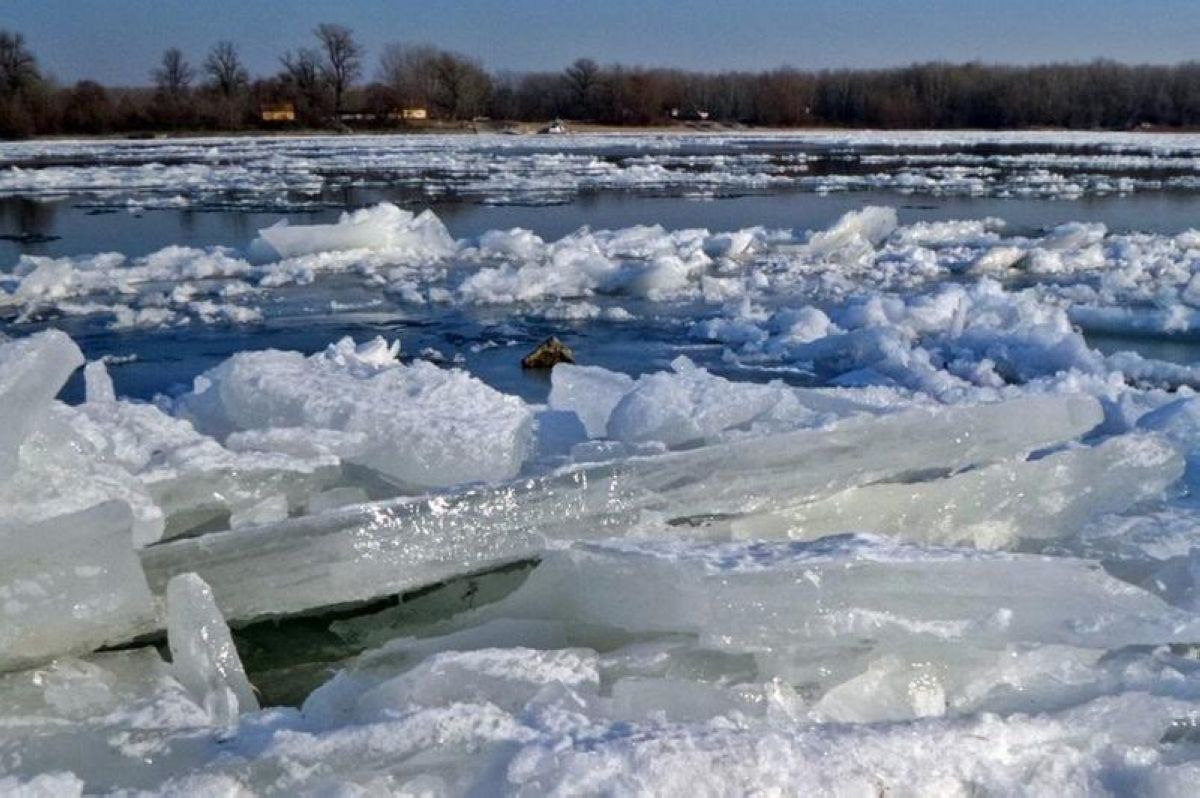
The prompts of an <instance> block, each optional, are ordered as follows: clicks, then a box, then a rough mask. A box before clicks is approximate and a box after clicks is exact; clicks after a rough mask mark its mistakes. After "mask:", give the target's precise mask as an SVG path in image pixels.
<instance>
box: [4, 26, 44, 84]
mask: <svg viewBox="0 0 1200 798" xmlns="http://www.w3.org/2000/svg"><path fill="white" fill-rule="evenodd" d="M39 80H41V75H40V74H39V72H38V66H37V59H36V58H34V56H33V53H31V52H30V51H29V49H28V48H27V47H26V46H25V37H24V36H22V35H21V34H19V33H9V32H8V31H6V30H0V96H12V95H15V94H19V93H20V92H22V91H25V90H27V89H29V88H30V87H31V86H33V85H34V84H35V83H37V82H38V81H39Z"/></svg>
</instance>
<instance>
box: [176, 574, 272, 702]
mask: <svg viewBox="0 0 1200 798" xmlns="http://www.w3.org/2000/svg"><path fill="white" fill-rule="evenodd" d="M167 642H168V644H169V645H170V648H171V662H172V670H173V671H174V674H175V678H176V679H178V680H179V683H180V684H182V685H183V686H184V687H185V688H187V691H188V692H189V693H191V695H192V697H193V698H194V699H195V701H196V703H198V704H200V705H201V706H202V707H204V709H205V710H206V711H207V712H208V714H209V717H210V718H212V722H213V723H215V724H219V725H226V726H227V725H232V724H234V723H236V722H237V717H238V715H239V714H240V713H242V712H254V711H256V710H257V709H258V699H256V698H255V697H254V688H253V687H251V686H250V681H249V680H248V679H247V678H246V671H245V669H244V668H243V667H242V660H241V658H240V657H239V656H238V652H237V649H236V648H235V647H234V645H233V638H232V637H231V636H230V634H229V627H228V626H226V625H225V618H224V617H222V615H221V611H220V610H218V609H217V603H216V601H215V600H214V599H213V594H212V589H211V588H210V587H209V586H208V584H207V583H206V582H205V581H204V580H203V579H201V578H200V577H198V576H196V574H194V573H187V574H180V575H179V576H176V577H174V578H173V579H171V582H170V584H168V585H167Z"/></svg>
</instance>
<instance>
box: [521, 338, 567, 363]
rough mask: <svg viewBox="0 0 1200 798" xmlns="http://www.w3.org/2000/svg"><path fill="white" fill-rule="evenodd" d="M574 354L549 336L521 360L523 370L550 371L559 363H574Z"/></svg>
mask: <svg viewBox="0 0 1200 798" xmlns="http://www.w3.org/2000/svg"><path fill="white" fill-rule="evenodd" d="M574 362H575V353H574V352H572V351H571V347H569V346H567V345H566V344H564V343H563V342H562V341H560V340H558V338H556V337H555V336H553V335H552V336H550V337H549V338H547V339H546V340H545V341H542V343H541V344H540V345H539V346H538V348H537V349H535V350H533V351H532V352H530V353H529V354H528V355H526V356H525V357H524V359H523V360H521V368H523V369H552V368H554V367H555V366H557V365H558V364H559V363H574Z"/></svg>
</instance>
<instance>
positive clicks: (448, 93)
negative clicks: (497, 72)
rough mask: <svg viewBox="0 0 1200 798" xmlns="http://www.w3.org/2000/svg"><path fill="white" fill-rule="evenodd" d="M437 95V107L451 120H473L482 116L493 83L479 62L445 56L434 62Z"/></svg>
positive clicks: (443, 54) (446, 54)
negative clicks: (474, 117) (472, 118)
mask: <svg viewBox="0 0 1200 798" xmlns="http://www.w3.org/2000/svg"><path fill="white" fill-rule="evenodd" d="M434 75H435V77H436V79H437V93H436V94H435V95H434V103H435V104H436V105H437V106H438V107H439V108H440V109H441V111H442V113H443V114H444V115H445V116H447V117H449V118H450V119H470V118H471V117H473V116H478V115H479V114H481V113H483V111H484V110H485V109H486V106H487V100H488V96H489V95H490V94H491V92H492V79H491V77H490V76H489V75H488V73H487V72H485V71H484V69H483V67H482V66H481V65H480V64H479V62H478V61H474V60H472V59H470V58H467V57H466V56H462V55H458V54H457V53H447V52H443V53H440V54H439V55H438V58H437V60H436V61H435V62H434Z"/></svg>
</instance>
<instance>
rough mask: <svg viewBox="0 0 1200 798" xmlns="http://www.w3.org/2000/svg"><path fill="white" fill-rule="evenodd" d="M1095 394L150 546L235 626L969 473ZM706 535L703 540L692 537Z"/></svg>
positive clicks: (1073, 428)
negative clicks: (496, 567) (913, 479)
mask: <svg viewBox="0 0 1200 798" xmlns="http://www.w3.org/2000/svg"><path fill="white" fill-rule="evenodd" d="M1101 417H1102V413H1101V410H1100V407H1099V404H1098V403H1097V402H1096V401H1095V400H1093V399H1091V398H1088V397H1084V396H1070V395H1068V396H1041V397H1030V398H1025V399H1019V400H1014V401H1011V402H1004V403H999V404H993V405H982V406H978V407H959V408H946V409H940V410H910V411H906V412H903V413H897V414H894V415H890V416H884V417H866V418H853V419H848V420H845V421H842V422H840V423H839V424H838V425H836V426H835V427H833V428H832V429H828V430H800V431H796V432H792V433H786V434H780V435H775V436H771V437H766V438H755V439H749V440H742V441H737V442H734V443H728V444H720V445H716V446H709V447H704V448H700V449H695V450H690V451H683V452H676V453H671V454H667V455H661V456H657V457H647V458H633V459H629V460H625V461H621V462H617V463H612V464H605V465H600V466H591V467H582V468H576V469H573V470H569V471H567V472H565V473H561V474H557V475H553V476H549V477H544V478H539V479H530V480H523V481H519V482H516V483H511V484H508V485H505V486H502V487H498V488H479V489H474V490H468V491H464V492H460V493H457V494H452V495H447V496H437V497H433V498H428V499H415V500H401V501H394V502H388V503H378V504H374V505H368V506H366V507H361V508H354V509H349V510H343V511H337V512H333V513H330V514H328V515H326V516H322V517H313V518H305V519H297V520H295V521H289V522H287V523H283V524H279V525H275V526H267V527H260V528H257V529H256V530H254V531H253V532H252V533H246V534H242V533H225V534H216V535H207V536H204V537H203V538H200V539H197V540H185V541H179V542H177V543H172V544H168V545H164V546H160V547H154V548H152V549H150V550H147V551H146V552H145V555H144V562H145V564H146V568H147V570H148V573H149V574H150V579H151V582H152V583H153V584H154V585H155V586H156V590H161V589H162V588H163V586H164V585H165V584H166V581H167V580H168V579H169V578H170V576H171V575H173V574H177V573H184V572H187V571H195V572H196V573H198V574H200V576H201V577H203V578H204V580H205V581H206V582H208V583H209V584H210V585H211V586H212V589H213V592H214V594H215V595H216V598H217V603H218V605H219V606H220V607H221V609H222V611H223V612H224V613H225V616H226V617H227V618H230V619H231V620H244V619H249V618H255V617H260V616H271V615H286V614H289V613H295V612H301V611H304V610H309V609H312V608H314V607H320V606H327V605H332V604H338V603H341V602H350V601H361V600H364V599H369V598H373V597H376V596H380V595H386V594H391V593H399V592H403V591H404V590H408V589H412V588H415V587H418V586H420V585H426V584H431V583H434V582H437V581H439V580H441V579H445V578H447V577H449V576H452V575H455V574H461V573H465V572H470V571H471V570H474V569H479V568H483V567H486V566H489V565H493V564H496V563H499V562H504V561H506V560H512V559H519V558H523V557H530V556H534V555H536V554H537V553H538V552H539V551H540V550H541V549H542V548H543V547H544V546H545V545H546V543H547V541H549V540H562V539H568V540H569V539H574V538H585V537H603V536H612V535H624V534H629V533H631V532H635V531H641V532H643V533H653V532H664V531H666V530H668V529H669V530H670V534H675V535H678V534H699V535H703V534H704V528H703V524H704V523H705V522H706V521H707V520H709V519H711V518H712V517H713V516H721V515H740V514H747V513H766V512H775V511H778V510H783V509H786V508H789V507H792V506H794V505H796V504H799V503H804V502H806V501H809V500H811V499H813V498H818V497H821V496H826V495H829V494H830V493H833V492H836V491H839V490H844V489H846V488H849V487H852V486H855V485H862V484H866V483H869V482H874V481H878V480H882V479H888V478H892V479H895V478H897V477H900V476H902V475H904V474H908V473H915V472H925V471H927V470H928V469H930V468H941V469H945V470H950V471H953V470H956V469H959V468H963V467H966V466H969V465H975V464H980V463H987V462H990V461H992V460H997V459H1004V458H1008V457H1013V456H1018V455H1021V454H1024V453H1027V452H1029V451H1033V450H1036V449H1039V448H1041V447H1044V446H1047V445H1050V444H1054V443H1058V442H1061V441H1064V440H1069V439H1071V438H1074V437H1077V436H1079V435H1081V434H1083V433H1084V432H1087V431H1088V430H1090V429H1091V428H1092V427H1094V426H1095V425H1096V424H1098V423H1099V422H1100V420H1101ZM693 530H694V531H693Z"/></svg>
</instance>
